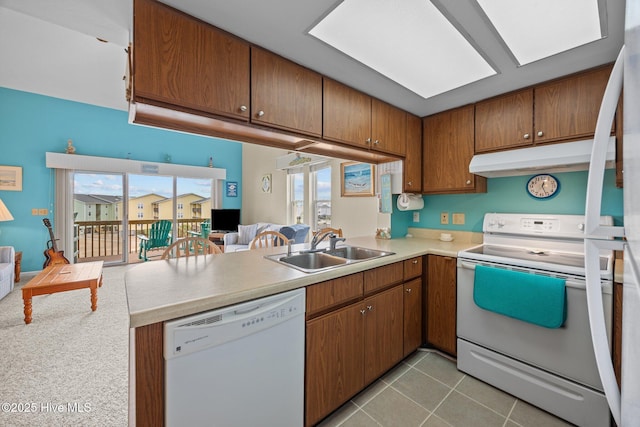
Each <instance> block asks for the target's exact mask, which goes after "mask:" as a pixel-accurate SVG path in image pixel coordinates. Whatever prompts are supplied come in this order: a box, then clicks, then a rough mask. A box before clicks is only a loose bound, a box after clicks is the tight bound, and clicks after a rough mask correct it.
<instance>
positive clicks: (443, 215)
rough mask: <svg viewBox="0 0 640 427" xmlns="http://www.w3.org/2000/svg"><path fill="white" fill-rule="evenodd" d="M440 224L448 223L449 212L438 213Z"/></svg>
mask: <svg viewBox="0 0 640 427" xmlns="http://www.w3.org/2000/svg"><path fill="white" fill-rule="evenodd" d="M440 224H449V212H441V213H440Z"/></svg>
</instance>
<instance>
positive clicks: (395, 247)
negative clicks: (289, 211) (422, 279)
mask: <svg viewBox="0 0 640 427" xmlns="http://www.w3.org/2000/svg"><path fill="white" fill-rule="evenodd" d="M409 231H410V233H412V234H413V235H414V237H413V238H400V239H391V240H380V239H375V238H373V237H356V238H350V239H347V241H346V242H345V244H347V245H352V246H362V247H367V248H372V249H379V250H384V251H390V252H395V255H390V256H386V257H382V258H377V259H372V260H368V261H363V262H358V263H354V264H350V265H346V266H342V267H339V268H335V269H331V270H325V271H322V272H317V273H303V272H301V271H298V270H296V269H294V268H290V267H287V266H283V265H281V264H279V263H276V262H274V261H271V260H268V259H265V258H264V255H269V254H275V253H282V252H284V251H286V248H282V247H280V248H271V249H257V250H251V251H242V252H234V253H225V254H222V255H206V256H197V257H188V258H177V259H170V260H160V261H151V262H147V263H144V264H137V265H135V266H132V267H131V268H130V269H129V270H127V272H126V274H125V284H126V293H127V302H128V306H129V325H130V327H132V328H136V327H140V326H145V325H149V324H152V323H157V322H162V321H165V320H170V319H175V318H178V317H183V316H187V315H190V314H195V313H200V312H203V311H208V310H212V309H215V308H219V307H224V306H227V305H231V304H237V303H240V302H244V301H249V300H252V299H256V298H261V297H264V296H268V295H273V294H276V293H280V292H286V291H289V290H292V289H297V288H300V287H303V286H308V285H311V284H314V283H318V282H322V281H325V280H330V279H333V278H336V277H340V276H345V275H348V274H353V273H357V272H360V271H364V270H369V269H371V268H375V267H379V266H382V265H387V264H391V263H394V262H398V261H402V260H405V259H408V258H412V257H415V256H421V255H426V254H434V255H442V256H451V257H455V256H457V254H458V252H459V251H461V250H465V249H468V248H470V247H473V246H476V245H478V244H480V243H482V234H481V233H471V232H452V234H453V235H454V237H455V239H454V240H453V241H452V242H442V241H440V240H438V236H439V233H440V231H439V230H426V229H409ZM308 245H309V244H308V243H307V244H305V245H294V246H293V250H294V251H295V250H299V249H302V248H303V247H307V248H308ZM320 247H323V245H320Z"/></svg>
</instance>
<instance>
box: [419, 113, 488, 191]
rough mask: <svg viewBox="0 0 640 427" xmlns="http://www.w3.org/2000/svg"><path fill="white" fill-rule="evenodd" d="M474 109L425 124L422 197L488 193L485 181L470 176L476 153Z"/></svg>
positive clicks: (430, 118)
mask: <svg viewBox="0 0 640 427" xmlns="http://www.w3.org/2000/svg"><path fill="white" fill-rule="evenodd" d="M473 112H474V107H473V105H467V106H465V107H460V108H456V109H454V110H449V111H444V112H442V113H438V114H434V115H432V116H428V117H425V118H424V120H423V126H424V129H423V133H422V137H423V146H422V153H423V154H422V158H423V173H422V176H423V180H422V192H423V193H435V194H438V193H442V194H444V193H477V192H486V191H487V184H486V183H487V180H486V178H483V177H480V176H477V175H473V174H471V173H469V162H471V158H472V157H473V153H474V136H473V133H474V132H473V128H474V122H473Z"/></svg>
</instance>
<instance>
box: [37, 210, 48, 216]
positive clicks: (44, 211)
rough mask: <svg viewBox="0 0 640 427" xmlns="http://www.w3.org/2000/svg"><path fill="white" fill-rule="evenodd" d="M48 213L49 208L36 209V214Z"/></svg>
mask: <svg viewBox="0 0 640 427" xmlns="http://www.w3.org/2000/svg"><path fill="white" fill-rule="evenodd" d="M48 213H49V209H38V215H47V214H48Z"/></svg>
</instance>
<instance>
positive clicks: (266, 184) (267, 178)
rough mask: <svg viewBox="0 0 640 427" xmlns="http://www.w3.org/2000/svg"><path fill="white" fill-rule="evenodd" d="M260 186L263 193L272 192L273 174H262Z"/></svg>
mask: <svg viewBox="0 0 640 427" xmlns="http://www.w3.org/2000/svg"><path fill="white" fill-rule="evenodd" d="M260 188H262V192H263V193H271V174H270V173H268V174H266V175H262V178H261V179H260Z"/></svg>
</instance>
